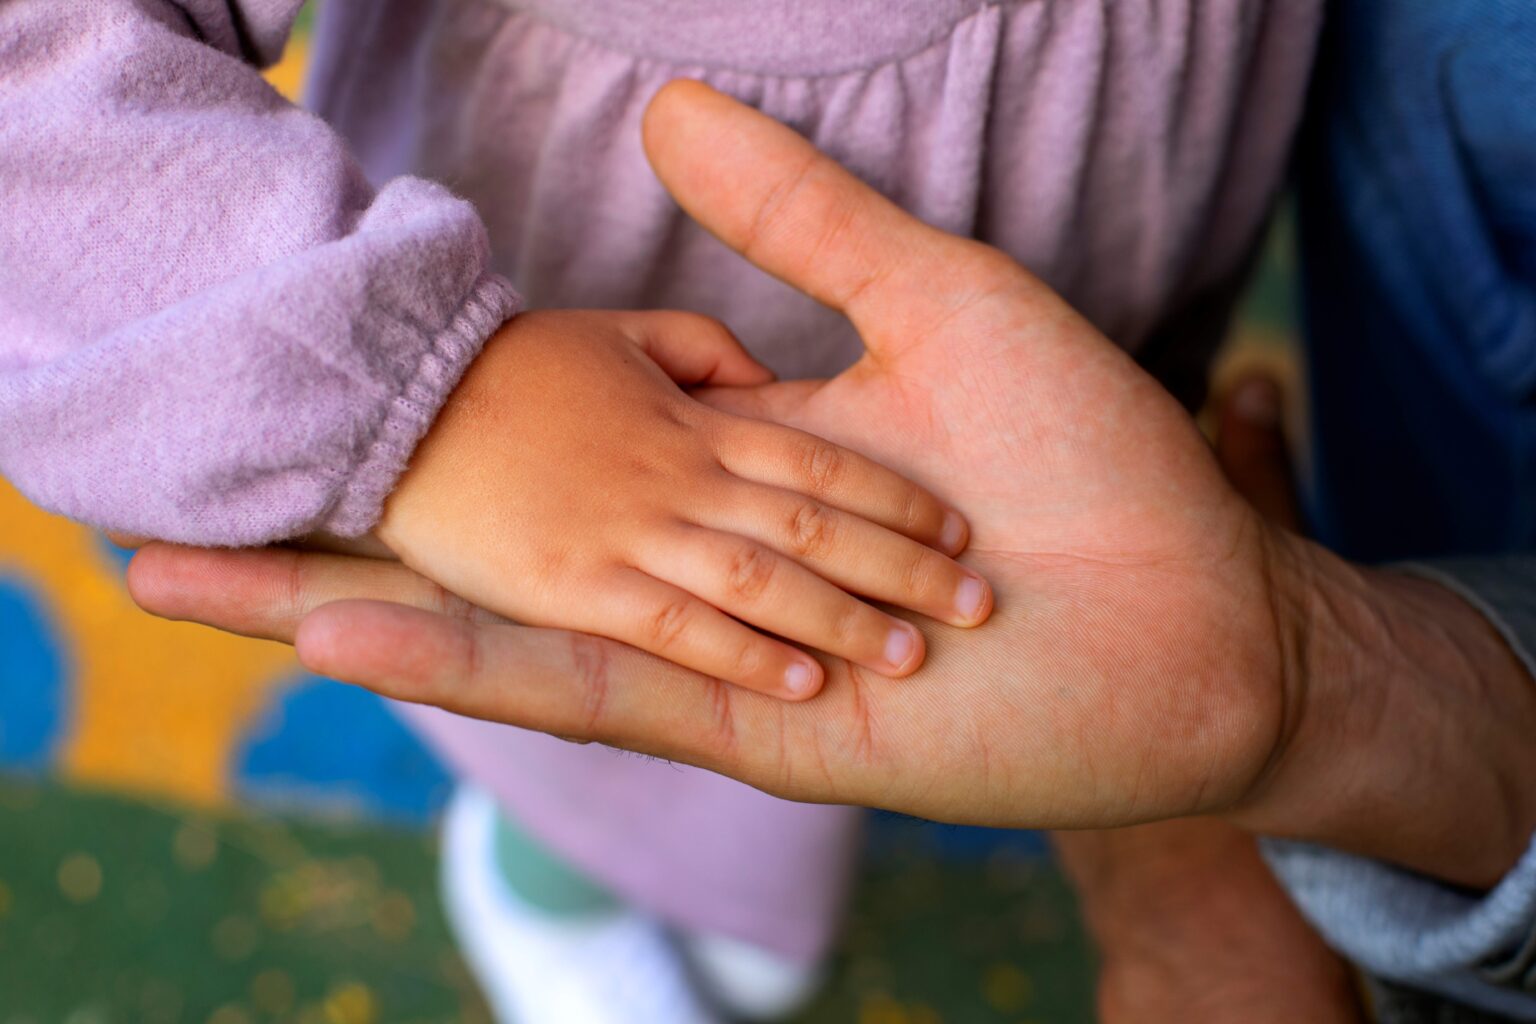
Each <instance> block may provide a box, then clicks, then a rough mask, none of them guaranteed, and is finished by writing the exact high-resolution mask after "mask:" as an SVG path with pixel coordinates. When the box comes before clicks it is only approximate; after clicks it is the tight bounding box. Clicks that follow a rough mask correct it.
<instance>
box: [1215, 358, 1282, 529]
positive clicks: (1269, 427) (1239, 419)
mask: <svg viewBox="0 0 1536 1024" xmlns="http://www.w3.org/2000/svg"><path fill="white" fill-rule="evenodd" d="M1283 408H1284V393H1283V392H1282V390H1281V388H1280V385H1279V383H1278V382H1277V381H1275V379H1274V378H1273V377H1270V376H1269V375H1268V374H1265V373H1262V372H1252V373H1248V374H1246V375H1244V376H1242V377H1240V378H1239V379H1238V380H1237V381H1236V383H1234V384H1233V385H1232V386H1231V387H1230V388H1229V389H1228V390H1227V392H1226V393H1225V394H1224V395H1223V396H1222V398H1221V400H1220V403H1219V415H1218V426H1217V435H1216V458H1217V460H1218V461H1219V462H1220V463H1221V468H1222V469H1223V470H1224V471H1225V472H1226V474H1227V479H1228V480H1230V481H1231V482H1232V486H1233V487H1235V488H1236V489H1237V491H1238V493H1239V494H1241V495H1242V496H1243V497H1245V498H1247V499H1248V501H1249V502H1250V503H1251V504H1252V505H1253V506H1254V508H1256V509H1258V510H1259V512H1260V513H1261V514H1262V515H1263V516H1264V517H1265V518H1267V519H1269V520H1270V521H1271V522H1274V523H1276V524H1277V525H1280V526H1283V527H1285V528H1287V529H1292V530H1294V529H1297V528H1298V527H1299V526H1300V524H1301V513H1300V511H1299V508H1298V503H1297V500H1296V485H1295V478H1294V476H1293V475H1292V467H1291V459H1290V452H1289V450H1288V449H1287V447H1286V442H1285V433H1284V431H1283V429H1282V425H1281V412H1282V409H1283Z"/></svg>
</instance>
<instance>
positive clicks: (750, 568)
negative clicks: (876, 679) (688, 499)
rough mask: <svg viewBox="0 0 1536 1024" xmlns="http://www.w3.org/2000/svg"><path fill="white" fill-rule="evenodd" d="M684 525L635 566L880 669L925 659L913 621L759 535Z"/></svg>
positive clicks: (896, 671)
mask: <svg viewBox="0 0 1536 1024" xmlns="http://www.w3.org/2000/svg"><path fill="white" fill-rule="evenodd" d="M682 531H683V535H682V537H681V538H680V541H681V542H680V543H676V544H667V545H664V546H663V545H656V546H654V547H652V548H651V549H650V551H648V552H647V554H646V556H644V557H643V558H642V559H641V560H640V561H639V562H637V568H640V569H643V570H644V571H646V572H648V573H650V574H651V575H652V576H655V577H656V578H657V579H661V580H665V581H666V582H668V583H672V584H675V585H676V586H678V587H681V588H682V589H684V590H686V591H688V592H690V593H692V594H697V595H698V596H699V597H701V598H703V599H704V600H705V601H707V602H709V603H710V604H712V605H714V606H715V607H716V608H718V609H720V610H721V611H723V612H726V613H728V614H730V615H734V616H735V617H736V618H738V619H741V620H742V621H743V622H746V623H749V624H750V625H752V626H756V627H757V628H758V629H762V630H765V631H767V632H769V633H774V634H776V635H778V636H782V637H784V638H785V639H786V640H793V641H794V642H796V643H800V644H805V645H806V646H808V647H814V648H815V649H817V650H819V651H825V652H826V653H828V654H832V655H835V656H837V657H839V658H846V659H847V660H849V661H852V662H856V663H858V664H860V665H864V666H867V667H868V668H871V669H873V670H875V671H876V672H879V673H881V674H882V675H887V676H904V675H907V674H909V673H911V672H913V671H915V670H916V669H917V667H918V666H919V665H921V664H922V662H923V653H924V651H923V636H922V634H921V633H919V632H918V631H917V629H916V627H914V626H913V625H911V624H910V623H907V622H903V621H902V620H900V619H898V618H895V617H894V616H891V615H887V614H886V613H884V612H882V611H880V610H879V609H877V608H874V607H872V606H871V605H868V604H865V603H864V602H863V601H860V600H859V599H858V598H856V597H853V596H851V595H849V594H848V593H846V592H844V591H842V590H839V589H838V588H837V587H835V586H833V585H832V584H830V583H828V582H827V581H826V580H824V579H822V578H821V577H820V576H817V575H816V574H815V573H813V572H811V571H810V570H809V569H806V568H805V567H803V566H800V565H797V564H795V563H794V562H793V561H791V560H790V559H788V558H785V557H784V556H783V555H780V554H779V553H778V552H776V551H772V550H770V549H769V548H767V547H764V546H763V545H761V544H759V543H757V542H756V541H753V540H748V539H747V538H745V537H736V536H732V535H730V534H726V533H719V532H716V531H714V530H711V529H707V528H705V527H698V526H688V527H683V528H682Z"/></svg>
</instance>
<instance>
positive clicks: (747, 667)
mask: <svg viewBox="0 0 1536 1024" xmlns="http://www.w3.org/2000/svg"><path fill="white" fill-rule="evenodd" d="M765 660H766V659H765V658H764V657H763V645H762V642H761V641H759V640H758V639H757V638H756V637H751V638H748V639H746V640H743V641H742V642H741V644H740V645H738V646H737V648H736V651H735V653H733V654H732V655H731V673H732V678H733V679H735V680H737V681H746V680H749V679H755V678H756V677H757V676H759V675H760V674H761V673H762V671H763V664H764V662H765Z"/></svg>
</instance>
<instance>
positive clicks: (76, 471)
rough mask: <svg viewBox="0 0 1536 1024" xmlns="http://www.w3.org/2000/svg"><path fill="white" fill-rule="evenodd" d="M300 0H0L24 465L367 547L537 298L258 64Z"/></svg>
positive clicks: (208, 518)
mask: <svg viewBox="0 0 1536 1024" xmlns="http://www.w3.org/2000/svg"><path fill="white" fill-rule="evenodd" d="M299 6H300V0H242V2H240V3H224V2H214V0H205V2H198V3H182V4H176V3H170V2H167V0H91V2H90V3H59V2H57V0H6V2H5V3H3V4H0V208H3V210H4V212H3V214H0V472H3V473H4V475H5V476H7V477H8V478H10V479H11V480H13V481H14V482H15V483H16V485H17V486H18V487H20V488H21V489H22V491H23V492H25V493H26V494H27V495H28V496H29V497H31V498H32V499H33V500H35V501H37V502H38V503H39V504H42V505H44V506H46V507H48V508H51V509H54V510H57V511H59V512H62V513H64V514H66V515H69V516H71V517H73V518H76V519H81V520H84V521H87V522H90V523H93V524H96V525H100V526H105V527H110V528H113V529H117V530H121V531H124V532H128V533H137V534H143V535H148V536H153V537H159V538H167V539H175V540H181V541H187V542H193V543H201V544H248V543H261V542H265V541H270V540H275V539H279V538H286V537H292V536H296V535H300V534H304V533H308V532H311V531H315V530H320V529H326V530H331V531H334V532H337V533H359V532H362V531H363V530H366V529H367V528H368V527H369V526H370V525H372V523H373V522H374V521H375V520H376V519H377V516H378V514H379V510H380V507H381V504H382V502H383V498H384V496H385V494H386V493H388V491H389V490H390V488H391V487H392V486H393V484H394V482H395V480H396V479H397V477H398V475H399V473H400V472H401V470H402V469H403V467H404V465H405V462H406V460H407V458H408V457H409V454H410V452H411V450H412V449H413V448H414V446H415V443H416V441H417V440H418V439H419V438H420V436H421V435H422V433H423V432H424V431H425V430H426V427H427V425H428V424H429V423H430V421H431V419H432V417H433V416H434V415H435V413H436V411H437V409H438V407H439V406H440V405H441V403H442V401H443V399H444V397H445V396H446V395H447V394H448V392H449V390H450V389H451V388H452V387H453V385H454V383H455V382H456V381H457V379H458V377H459V376H460V374H461V373H462V371H463V369H464V368H465V366H467V365H468V363H469V362H470V360H471V359H473V358H474V356H475V355H476V353H477V352H478V351H479V349H480V347H481V345H482V343H483V342H484V340H485V338H486V337H488V336H489V335H490V334H491V333H492V332H493V331H494V330H495V329H496V328H497V327H498V326H499V325H500V324H501V323H502V322H503V321H504V320H505V319H506V318H507V316H508V315H510V314H511V313H512V312H514V310H515V307H516V303H517V297H516V295H515V294H514V293H513V291H512V290H511V288H510V287H509V286H508V285H507V284H506V283H505V282H504V281H503V280H501V279H500V278H497V277H495V276H494V275H491V274H489V273H488V272H487V243H486V238H485V233H484V230H483V228H482V226H481V224H480V221H479V219H478V217H477V216H476V214H475V211H474V210H473V208H472V207H471V206H470V205H469V204H468V203H465V202H462V201H460V200H458V199H456V198H454V197H453V196H451V195H450V194H449V193H448V192H447V191H446V190H444V189H442V188H441V187H439V186H437V185H434V184H432V183H429V182H426V181H422V180H418V179H409V178H407V179H399V180H397V181H394V182H392V183H390V184H389V185H387V186H385V187H384V188H383V189H381V190H379V191H378V192H375V191H374V190H373V189H372V188H370V186H369V185H368V183H367V182H366V181H365V180H364V178H363V175H362V173H361V172H360V170H359V169H358V168H357V167H356V166H355V164H354V162H353V161H352V159H351V158H350V157H349V156H348V153H347V151H346V148H345V146H344V144H343V143H342V141H341V140H340V139H339V138H338V137H337V136H336V135H335V133H333V132H332V131H331V130H330V129H329V128H328V127H327V126H326V125H325V124H324V123H323V122H321V121H320V120H319V119H317V118H315V117H313V116H311V115H309V114H306V113H304V112H303V111H300V110H298V109H296V108H295V107H293V106H291V105H290V104H288V103H286V102H285V101H284V100H283V99H282V98H280V97H279V96H278V95H277V94H276V93H275V92H274V91H273V90H272V89H271V88H269V87H268V86H267V85H266V84H265V83H264V82H263V81H262V80H261V78H260V77H259V75H258V73H257V70H256V68H255V66H254V65H255V64H256V63H259V62H261V61H263V60H269V59H271V58H273V57H275V56H276V54H277V53H278V51H279V50H280V49H281V43H282V40H283V37H284V36H285V34H286V32H287V28H288V25H289V23H290V22H291V20H292V17H293V15H294V13H295V11H296V10H297V9H298V8H299Z"/></svg>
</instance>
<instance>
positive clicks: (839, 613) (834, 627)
mask: <svg viewBox="0 0 1536 1024" xmlns="http://www.w3.org/2000/svg"><path fill="white" fill-rule="evenodd" d="M864 623H865V611H864V605H863V604H861V603H859V602H858V601H855V600H854V599H853V598H848V599H847V600H844V601H840V602H838V607H837V610H836V611H834V612H833V613H832V618H831V620H830V621H829V622H828V623H827V628H828V629H829V630H830V631H831V634H832V638H833V640H834V642H836V643H837V644H839V645H842V646H844V647H851V646H852V644H853V641H854V640H856V639H857V638H858V636H859V634H860V633H861V632H862V631H863V628H864Z"/></svg>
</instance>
